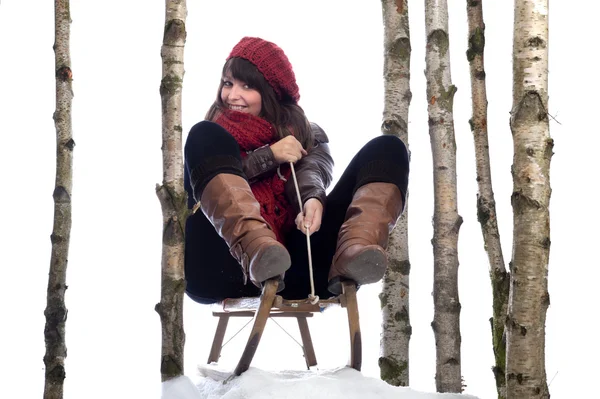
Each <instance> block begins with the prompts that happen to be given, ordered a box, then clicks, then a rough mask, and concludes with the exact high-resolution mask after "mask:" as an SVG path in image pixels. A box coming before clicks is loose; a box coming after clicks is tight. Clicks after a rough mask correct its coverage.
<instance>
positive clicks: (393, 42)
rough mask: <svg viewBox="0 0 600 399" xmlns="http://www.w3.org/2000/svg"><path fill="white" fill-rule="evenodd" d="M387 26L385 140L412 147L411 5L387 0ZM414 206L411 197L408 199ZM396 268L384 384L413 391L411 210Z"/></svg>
mask: <svg viewBox="0 0 600 399" xmlns="http://www.w3.org/2000/svg"><path fill="white" fill-rule="evenodd" d="M382 12H383V26H384V66H383V76H384V86H385V87H384V108H383V124H382V126H381V131H382V133H383V134H393V135H394V136H398V137H399V138H400V139H401V140H402V141H403V142H404V143H405V144H406V146H407V147H408V108H409V105H410V100H411V97H412V94H411V92H410V85H409V83H410V52H411V47H410V35H409V27H408V0H383V1H382ZM406 198H407V200H408V195H407V197H406ZM388 258H389V260H390V262H389V264H390V267H389V268H388V270H387V272H386V275H385V277H384V279H383V286H382V293H381V295H380V300H381V308H382V310H383V325H382V331H381V350H380V352H381V356H380V358H379V369H380V376H381V379H382V380H384V381H386V382H387V383H388V384H390V385H395V386H408V383H409V362H408V359H409V342H410V337H411V334H412V327H411V325H410V317H409V306H408V300H409V274H410V261H409V258H408V206H407V205H406V207H405V209H404V214H403V215H402V217H401V218H400V220H399V221H398V224H397V225H396V228H395V229H394V230H393V231H392V234H391V235H390V241H389V245H388Z"/></svg>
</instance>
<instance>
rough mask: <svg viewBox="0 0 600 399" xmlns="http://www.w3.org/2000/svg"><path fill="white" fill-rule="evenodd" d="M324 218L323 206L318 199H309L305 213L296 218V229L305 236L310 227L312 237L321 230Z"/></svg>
mask: <svg viewBox="0 0 600 399" xmlns="http://www.w3.org/2000/svg"><path fill="white" fill-rule="evenodd" d="M322 218H323V204H321V201H319V200H318V199H316V198H309V199H308V200H307V201H306V202H305V203H304V212H303V213H299V214H298V216H296V227H297V228H298V230H300V231H301V232H303V233H304V234H306V228H307V227H308V235H312V233H314V232H315V231H319V229H320V228H321V219H322Z"/></svg>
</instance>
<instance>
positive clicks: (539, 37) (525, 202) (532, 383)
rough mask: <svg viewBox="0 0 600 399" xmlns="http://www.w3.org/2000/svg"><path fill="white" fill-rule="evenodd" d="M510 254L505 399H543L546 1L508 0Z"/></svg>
mask: <svg viewBox="0 0 600 399" xmlns="http://www.w3.org/2000/svg"><path fill="white" fill-rule="evenodd" d="M513 39H514V41H513V106H512V111H511V118H510V127H511V131H512V135H513V143H514V158H513V166H512V174H513V194H512V206H513V223H514V225H513V229H514V233H513V256H512V261H511V280H510V297H509V304H508V317H507V319H506V338H507V342H506V388H507V396H508V397H509V398H511V399H512V398H516V399H520V398H528V399H529V398H549V397H550V395H549V393H548V385H547V382H546V369H545V348H544V347H545V323H546V310H547V309H548V305H549V302H550V299H549V298H550V297H549V295H548V258H549V253H550V216H549V211H548V206H549V202H550V159H551V157H552V147H553V141H552V139H551V138H550V131H549V124H548V111H547V110H548V0H515V20H514V37H513Z"/></svg>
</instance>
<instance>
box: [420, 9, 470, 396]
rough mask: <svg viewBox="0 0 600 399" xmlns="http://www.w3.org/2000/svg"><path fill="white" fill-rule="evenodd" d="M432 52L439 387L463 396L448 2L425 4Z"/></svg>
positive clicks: (430, 82)
mask: <svg viewBox="0 0 600 399" xmlns="http://www.w3.org/2000/svg"><path fill="white" fill-rule="evenodd" d="M425 30H426V35H427V48H426V56H425V63H426V69H425V75H426V78H427V99H428V113H429V136H430V140H431V150H432V155H433V185H434V197H435V198H434V215H433V230H434V231H433V240H432V244H433V257H434V278H433V280H434V282H433V300H434V318H433V322H432V323H431V326H432V328H433V331H434V334H435V343H436V375H435V381H436V389H437V391H438V392H461V391H462V379H461V357H460V343H461V337H460V306H461V305H460V301H459V298H458V232H459V229H460V225H461V224H462V218H461V217H460V216H459V215H458V210H457V192H456V141H455V138H454V118H453V114H452V107H453V101H454V93H455V92H456V87H455V86H454V85H453V84H452V79H451V75H450V50H449V42H450V40H449V36H448V3H447V1H446V0H425Z"/></svg>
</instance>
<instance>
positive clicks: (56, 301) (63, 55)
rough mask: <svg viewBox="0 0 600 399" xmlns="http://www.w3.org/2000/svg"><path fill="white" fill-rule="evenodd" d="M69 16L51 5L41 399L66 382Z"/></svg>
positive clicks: (60, 5) (64, 3) (61, 6)
mask: <svg viewBox="0 0 600 399" xmlns="http://www.w3.org/2000/svg"><path fill="white" fill-rule="evenodd" d="M70 26H71V14H70V10H69V0H55V2H54V68H55V69H54V71H55V81H56V111H55V112H54V126H55V128H56V179H55V185H54V193H53V194H52V197H53V198H54V225H53V227H52V235H51V236H50V240H51V242H52V253H51V255H50V271H49V273H48V292H47V303H46V310H45V311H44V316H46V325H45V327H44V340H45V343H46V354H45V355H44V365H45V383H44V399H62V397H63V388H64V380H65V358H66V357H67V346H66V343H65V323H66V321H67V307H66V305H65V291H66V290H67V262H68V257H69V242H70V239H71V190H72V188H73V147H74V146H75V142H74V141H73V131H72V125H71V104H72V102H73V91H72V85H71V83H72V78H73V75H72V73H71V54H70V47H69V46H70V42H69V41H70V37H71V27H70Z"/></svg>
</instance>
